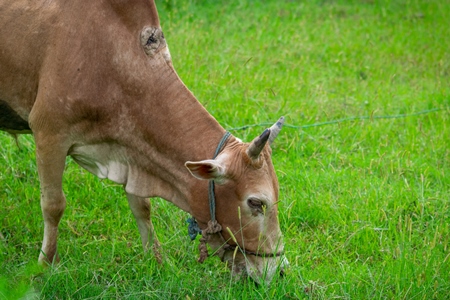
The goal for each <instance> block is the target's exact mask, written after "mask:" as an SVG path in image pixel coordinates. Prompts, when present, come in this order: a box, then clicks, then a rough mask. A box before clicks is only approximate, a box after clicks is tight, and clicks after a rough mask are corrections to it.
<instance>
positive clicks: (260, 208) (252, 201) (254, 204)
mask: <svg viewBox="0 0 450 300" xmlns="http://www.w3.org/2000/svg"><path fill="white" fill-rule="evenodd" d="M247 204H248V206H249V207H250V208H251V209H252V210H254V211H257V212H259V213H264V212H265V210H266V205H265V204H264V202H263V201H261V200H259V199H257V198H249V199H248V200H247Z"/></svg>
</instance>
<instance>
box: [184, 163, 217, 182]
mask: <svg viewBox="0 0 450 300" xmlns="http://www.w3.org/2000/svg"><path fill="white" fill-rule="evenodd" d="M184 165H185V166H186V168H188V170H189V172H191V174H192V175H193V176H194V177H195V178H198V179H205V180H217V179H220V178H222V177H223V176H224V175H225V168H224V167H223V166H222V165H221V164H220V163H219V162H217V161H216V160H213V159H207V160H202V161H195V162H193V161H187V162H186V163H185V164H184Z"/></svg>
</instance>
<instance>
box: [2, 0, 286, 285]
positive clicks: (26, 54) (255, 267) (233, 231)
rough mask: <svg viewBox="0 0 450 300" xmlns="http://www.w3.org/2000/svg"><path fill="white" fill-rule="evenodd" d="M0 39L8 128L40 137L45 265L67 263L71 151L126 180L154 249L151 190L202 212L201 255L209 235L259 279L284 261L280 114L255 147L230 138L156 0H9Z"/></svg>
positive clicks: (90, 166)
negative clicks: (174, 52)
mask: <svg viewBox="0 0 450 300" xmlns="http://www.w3.org/2000/svg"><path fill="white" fill-rule="evenodd" d="M0 41H1V42H0V129H1V130H3V131H6V132H9V133H12V134H20V133H32V134H33V136H34V139H35V143H36V160H37V167H38V173H39V180H40V185H41V208H42V213H43V218H44V239H43V243H42V250H41V252H40V256H39V261H40V262H48V263H52V262H55V261H58V260H59V258H58V255H57V231H58V224H59V221H60V219H61V217H62V215H63V212H64V209H65V207H66V199H65V196H64V194H63V191H62V176H63V171H64V166H65V162H66V156H67V155H70V156H71V157H73V159H74V160H75V161H76V162H77V163H78V164H79V165H80V166H82V167H83V168H85V169H86V170H88V171H89V172H92V173H93V174H95V175H97V176H98V177H100V178H109V179H110V180H112V181H114V182H116V183H119V184H122V185H123V186H124V189H125V192H126V195H127V199H128V202H129V205H130V208H131V210H132V212H133V214H134V216H135V218H136V221H137V225H138V228H139V232H140V235H141V239H142V243H143V246H144V248H145V249H147V248H149V247H150V246H152V245H153V248H154V250H155V251H156V253H158V247H159V243H158V240H157V238H156V236H155V233H154V230H153V225H152V222H151V219H150V202H149V200H148V197H161V198H164V199H166V200H168V201H170V202H172V203H173V204H175V205H176V206H178V207H179V208H181V209H182V210H184V211H186V212H188V213H190V214H192V215H193V217H194V218H195V220H196V221H197V223H198V226H199V227H200V228H201V230H202V233H203V236H202V239H201V244H200V246H201V247H200V248H201V260H204V259H205V258H206V255H207V249H206V243H208V244H209V245H210V247H211V248H212V250H213V251H214V253H215V254H217V255H218V256H219V257H221V259H222V260H224V261H229V262H230V265H231V266H233V270H234V272H235V273H240V272H241V271H245V272H246V273H247V274H248V275H250V276H251V277H252V278H253V279H255V280H256V281H258V282H260V281H262V280H265V281H270V280H271V279H272V277H273V275H274V273H276V270H280V269H279V268H280V267H281V268H282V266H283V264H284V263H285V257H284V255H283V243H282V240H281V239H282V235H281V232H280V227H279V223H278V219H277V215H278V210H277V202H278V181H277V178H276V175H275V172H274V168H273V166H272V162H271V158H270V155H271V150H270V147H269V144H270V143H271V142H272V141H273V140H274V139H275V137H276V135H277V134H278V132H279V130H280V129H281V126H282V119H280V121H279V122H278V123H276V124H275V125H274V126H273V127H271V128H270V129H267V130H266V131H265V132H264V133H263V134H262V135H261V136H259V137H257V138H255V140H253V142H251V143H249V144H247V143H243V142H241V141H240V140H239V139H237V138H235V137H233V136H228V135H225V133H226V131H225V130H224V129H223V128H222V127H221V126H220V125H219V124H218V122H217V121H216V120H215V119H214V118H213V117H212V116H211V115H210V114H209V113H208V112H207V111H206V110H205V109H204V108H203V107H202V105H201V104H200V103H199V102H198V101H197V99H196V98H195V97H194V96H193V95H192V93H191V92H190V91H189V90H188V89H187V88H186V86H185V85H184V84H183V82H182V81H181V80H180V78H179V77H178V75H177V73H176V72H175V70H174V68H173V66H172V63H171V58H170V54H169V49H168V47H167V45H166V41H165V39H164V35H163V33H162V31H161V27H160V24H159V18H158V14H157V11H156V7H155V4H154V2H153V1H150V0H133V1H123V0H96V1H92V0H84V1H81V0H80V1H70V0H53V1H50V0H4V1H2V2H0ZM219 144H220V145H219ZM216 151H217V155H214V153H215V152H216ZM213 156H214V159H213ZM199 179H200V180H199ZM208 182H209V183H208ZM213 182H215V183H216V184H215V186H214V184H211V183H213ZM208 184H209V186H210V188H209V189H208ZM208 194H209V195H210V198H211V197H213V201H214V203H213V204H211V205H212V206H211V205H210V204H209V200H208V199H209V198H208ZM214 196H215V198H214ZM210 208H211V209H212V210H210ZM194 225H195V224H194ZM157 257H159V256H157Z"/></svg>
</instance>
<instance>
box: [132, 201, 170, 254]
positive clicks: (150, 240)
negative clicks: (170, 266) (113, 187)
mask: <svg viewBox="0 0 450 300" xmlns="http://www.w3.org/2000/svg"><path fill="white" fill-rule="evenodd" d="M127 199H128V204H129V205H130V208H131V211H132V212H133V215H134V217H135V218H136V223H137V226H138V229H139V233H140V235H141V240H142V246H143V247H144V251H148V249H149V248H150V246H151V247H152V250H153V253H154V255H155V258H156V260H157V261H158V263H162V258H161V252H160V248H161V245H160V244H159V241H158V238H157V236H156V233H155V229H154V228H153V223H152V219H151V204H150V200H149V199H147V198H141V197H137V196H134V195H131V194H128V193H127Z"/></svg>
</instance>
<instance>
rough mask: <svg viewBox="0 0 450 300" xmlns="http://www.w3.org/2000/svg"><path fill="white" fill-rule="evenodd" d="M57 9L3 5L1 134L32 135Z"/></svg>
mask: <svg viewBox="0 0 450 300" xmlns="http://www.w3.org/2000/svg"><path fill="white" fill-rule="evenodd" d="M57 9H58V7H57V5H56V4H55V3H54V2H52V1H22V0H6V1H2V2H1V3H0V41H1V43H0V129H1V130H6V131H9V132H26V131H29V127H28V115H29V113H30V110H31V108H32V106H33V103H34V100H35V98H36V93H37V88H38V81H39V71H40V69H41V65H42V62H43V60H44V58H45V51H46V48H47V46H48V39H49V34H50V30H51V28H52V23H53V22H54V20H55V18H56V14H55V12H56V11H57Z"/></svg>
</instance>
